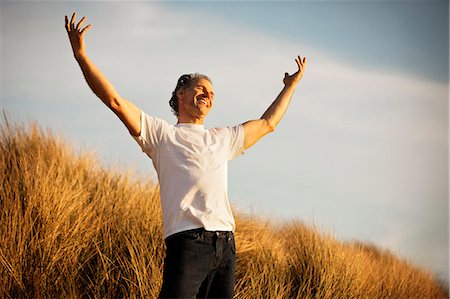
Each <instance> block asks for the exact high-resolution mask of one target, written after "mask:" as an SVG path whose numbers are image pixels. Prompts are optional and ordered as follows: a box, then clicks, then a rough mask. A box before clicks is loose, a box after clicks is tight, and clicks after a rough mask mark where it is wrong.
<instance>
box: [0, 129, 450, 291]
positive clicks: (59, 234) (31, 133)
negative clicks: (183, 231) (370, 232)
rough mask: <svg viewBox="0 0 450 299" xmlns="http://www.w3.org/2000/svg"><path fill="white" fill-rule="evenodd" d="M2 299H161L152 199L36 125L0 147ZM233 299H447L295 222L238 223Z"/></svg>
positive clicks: (407, 267)
mask: <svg viewBox="0 0 450 299" xmlns="http://www.w3.org/2000/svg"><path fill="white" fill-rule="evenodd" d="M0 153H1V155H0V171H1V173H0V185H1V187H2V188H1V191H0V232H1V240H0V282H1V284H0V297H1V298H10V297H26V298H33V297H35V298H42V297H97V298H100V297H101V298H112V297H146V298H156V296H157V294H158V292H159V288H160V285H161V279H162V275H161V274H162V267H163V257H164V250H165V248H164V245H163V243H164V242H163V240H162V222H161V214H160V204H159V195H158V189H157V187H156V186H152V185H150V184H149V182H145V181H144V180H142V181H137V180H136V179H132V176H131V175H130V174H123V173H120V172H118V171H113V170H108V169H105V168H102V167H100V166H99V165H100V164H99V163H98V162H97V161H96V160H95V159H94V158H92V156H90V155H87V154H76V153H74V152H73V150H71V149H70V147H69V146H67V144H66V143H65V142H64V141H62V140H61V139H59V138H57V137H55V136H53V135H52V134H51V133H50V132H48V131H43V130H42V129H40V128H39V127H38V126H37V125H33V126H29V127H27V126H24V125H17V124H11V123H8V122H7V121H4V123H3V125H2V126H1V136H0ZM236 218H237V232H236V242H237V258H238V264H237V273H236V275H237V282H236V292H235V295H236V298H447V297H448V290H446V289H445V288H444V287H442V285H441V284H440V283H439V282H438V281H436V280H435V279H434V278H433V277H432V276H431V274H430V273H428V272H426V271H424V270H422V269H419V268H417V267H415V266H413V265H411V264H410V263H408V262H406V261H403V260H401V259H399V258H397V257H395V256H394V255H393V254H391V253H390V252H389V251H386V250H380V249H378V248H376V247H375V246H372V245H367V244H362V243H356V242H355V243H342V242H339V241H337V240H336V239H334V238H333V237H332V236H331V235H326V234H323V233H321V232H319V230H318V229H316V228H314V227H310V226H306V225H304V224H302V223H300V222H298V223H292V224H286V225H283V226H282V227H274V226H271V225H269V224H267V223H266V222H264V221H262V220H257V219H254V218H252V217H248V216H242V215H241V216H240V215H238V216H237V217H236Z"/></svg>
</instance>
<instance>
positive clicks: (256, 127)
mask: <svg viewBox="0 0 450 299" xmlns="http://www.w3.org/2000/svg"><path fill="white" fill-rule="evenodd" d="M295 62H296V63H297V66H298V71H297V72H295V73H294V74H292V75H289V74H288V73H285V74H284V79H283V83H284V87H283V89H282V90H281V92H280V94H279V95H278V96H277V98H276V99H275V101H274V102H273V103H272V105H270V107H269V108H268V109H267V110H266V112H264V114H263V116H261V118H260V119H257V120H250V121H248V122H246V123H244V124H243V126H244V148H245V149H247V148H249V147H250V146H252V145H253V144H255V143H256V142H257V141H258V140H259V139H261V138H262V137H263V136H264V135H266V134H267V133H270V132H272V131H273V130H274V129H275V127H276V126H277V124H278V123H279V122H280V120H281V118H282V117H283V115H284V113H285V112H286V109H287V107H288V106H289V102H290V101H291V98H292V94H293V93H294V91H295V87H296V86H297V84H298V82H299V81H300V79H301V78H302V75H303V71H304V70H305V67H306V57H303V58H301V57H300V56H298V57H297V58H296V59H295Z"/></svg>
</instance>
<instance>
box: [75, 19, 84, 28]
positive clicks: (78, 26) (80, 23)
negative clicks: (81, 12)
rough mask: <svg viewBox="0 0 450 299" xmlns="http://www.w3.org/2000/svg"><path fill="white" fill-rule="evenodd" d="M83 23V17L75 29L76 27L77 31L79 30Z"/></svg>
mask: <svg viewBox="0 0 450 299" xmlns="http://www.w3.org/2000/svg"><path fill="white" fill-rule="evenodd" d="M84 21H86V18H85V17H83V18H81V20H80V21H79V22H78V24H77V27H76V28H77V30H80V28H81V25H83V23H84Z"/></svg>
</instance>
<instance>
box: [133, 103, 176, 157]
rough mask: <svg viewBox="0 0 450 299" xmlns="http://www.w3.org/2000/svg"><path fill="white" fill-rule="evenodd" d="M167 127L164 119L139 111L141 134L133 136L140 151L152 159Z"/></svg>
mask: <svg viewBox="0 0 450 299" xmlns="http://www.w3.org/2000/svg"><path fill="white" fill-rule="evenodd" d="M168 127H169V124H168V123H167V122H165V121H164V120H161V119H159V118H156V117H152V116H149V115H147V114H146V113H145V112H144V111H141V134H140V135H139V136H133V138H134V139H135V140H136V142H137V143H138V144H139V145H140V147H141V149H142V151H143V152H144V153H146V154H147V155H148V156H149V157H150V158H152V159H153V157H154V154H155V150H156V148H157V146H158V144H159V142H160V141H161V139H162V136H163V135H164V134H165V132H166V131H167V129H168Z"/></svg>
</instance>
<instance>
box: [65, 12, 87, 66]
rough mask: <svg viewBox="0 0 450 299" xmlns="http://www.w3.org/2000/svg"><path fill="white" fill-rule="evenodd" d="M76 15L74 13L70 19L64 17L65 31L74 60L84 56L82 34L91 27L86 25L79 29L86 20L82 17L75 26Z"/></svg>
mask: <svg viewBox="0 0 450 299" xmlns="http://www.w3.org/2000/svg"><path fill="white" fill-rule="evenodd" d="M76 16H77V13H76V12H74V13H73V15H72V18H71V19H70V22H69V18H68V17H67V16H66V31H67V34H68V35H69V40H70V44H71V45H72V50H73V55H74V56H75V58H77V59H78V58H79V57H81V56H83V55H85V54H86V49H85V45H84V34H85V33H86V31H88V29H89V28H90V27H91V25H90V24H89V25H87V26H86V27H84V28H83V29H81V27H82V25H83V22H84V21H85V20H86V18H85V17H83V18H82V19H81V20H80V22H78V24H77V25H76V26H75V19H76Z"/></svg>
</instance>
